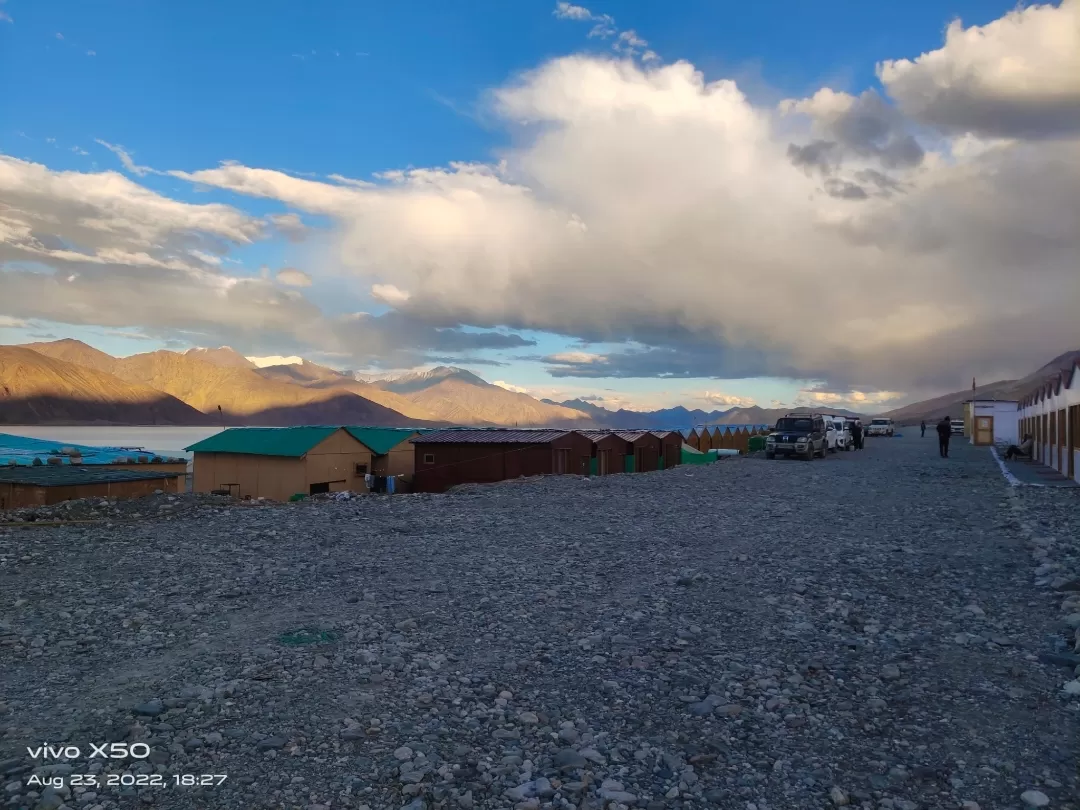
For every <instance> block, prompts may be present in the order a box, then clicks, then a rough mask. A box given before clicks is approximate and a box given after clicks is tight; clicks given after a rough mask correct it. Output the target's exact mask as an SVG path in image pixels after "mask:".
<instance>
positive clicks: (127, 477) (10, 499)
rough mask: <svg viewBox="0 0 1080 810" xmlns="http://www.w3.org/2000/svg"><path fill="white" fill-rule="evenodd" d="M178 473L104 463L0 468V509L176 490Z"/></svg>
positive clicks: (132, 496)
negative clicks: (123, 468) (129, 468)
mask: <svg viewBox="0 0 1080 810" xmlns="http://www.w3.org/2000/svg"><path fill="white" fill-rule="evenodd" d="M180 480H181V476H180V475H179V474H177V473H175V472H168V471H165V470H146V471H141V470H120V469H115V468H113V467H111V466H107V465H104V464H101V465H94V466H73V465H71V464H40V465H31V466H26V465H18V466H15V465H13V466H8V467H0V509H19V508H22V507H26V506H51V505H53V504H56V503H60V502H61V501H70V500H73V499H75V498H137V497H139V496H141V495H150V494H152V493H154V492H156V491H158V490H161V491H162V492H178V491H179V483H178V482H179V481H180Z"/></svg>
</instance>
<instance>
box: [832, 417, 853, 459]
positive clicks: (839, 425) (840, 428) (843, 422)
mask: <svg viewBox="0 0 1080 810" xmlns="http://www.w3.org/2000/svg"><path fill="white" fill-rule="evenodd" d="M832 421H833V426H834V427H835V433H836V442H835V445H834V447H833V449H834V450H844V451H847V450H850V449H851V448H852V446H853V445H854V439H852V438H851V423H850V422H849V421H848V420H847V419H843V418H842V417H839V416H834V417H833V420H832Z"/></svg>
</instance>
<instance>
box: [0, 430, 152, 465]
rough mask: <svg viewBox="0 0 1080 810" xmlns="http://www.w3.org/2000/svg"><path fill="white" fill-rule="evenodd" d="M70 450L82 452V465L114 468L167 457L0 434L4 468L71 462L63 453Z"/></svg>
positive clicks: (66, 454)
mask: <svg viewBox="0 0 1080 810" xmlns="http://www.w3.org/2000/svg"><path fill="white" fill-rule="evenodd" d="M69 448H70V449H73V450H76V451H78V457H79V458H81V459H82V461H80V462H79V463H80V464H113V463H116V462H117V461H118V460H119V459H124V458H134V457H136V456H146V457H148V458H153V457H154V456H158V457H161V458H165V457H166V456H163V455H162V454H160V453H154V452H152V451H150V450H144V449H142V448H141V447H137V448H135V447H90V446H88V445H84V444H72V443H71V442H57V441H52V440H50V439H35V438H32V437H30V436H16V435H14V434H11V433H0V464H8V463H9V462H12V461H14V462H15V463H16V464H26V465H29V464H33V463H34V459H35V458H40V459H41V460H42V461H45V460H46V459H48V458H55V457H58V458H64V459H70V458H71V454H69V453H63V452H61V451H62V450H67V449H69Z"/></svg>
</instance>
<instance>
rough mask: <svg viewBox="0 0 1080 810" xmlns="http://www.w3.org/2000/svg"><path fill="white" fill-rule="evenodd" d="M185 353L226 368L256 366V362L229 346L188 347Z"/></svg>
mask: <svg viewBox="0 0 1080 810" xmlns="http://www.w3.org/2000/svg"><path fill="white" fill-rule="evenodd" d="M184 354H186V355H188V356H190V357H195V358H198V359H199V360H206V361H207V362H209V363H213V364H214V365H215V366H223V367H225V368H255V364H254V363H252V362H251V361H250V360H248V359H247V358H246V357H244V355H242V354H240V352H238V351H236V349H233V348H231V347H229V346H221V347H219V348H217V349H188V350H187V351H186V352H184Z"/></svg>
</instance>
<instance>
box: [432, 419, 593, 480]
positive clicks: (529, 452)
mask: <svg viewBox="0 0 1080 810" xmlns="http://www.w3.org/2000/svg"><path fill="white" fill-rule="evenodd" d="M411 441H412V445H413V448H414V455H415V460H414V465H415V470H416V471H415V473H414V477H413V491H415V492H445V491H446V490H447V489H449V488H450V487H453V486H456V485H458V484H489V483H494V482H496V481H507V480H510V479H514V478H521V477H526V476H533V475H588V474H589V467H590V462H591V460H592V453H593V442H592V440H591V439H590V438H589V437H588V436H585V435H583V434H582V433H581V432H579V431H572V430H557V429H542V430H517V429H512V428H452V429H447V430H434V431H432V432H431V433H426V434H423V435H421V436H417V437H416V438H414V439H412V440H411Z"/></svg>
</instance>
